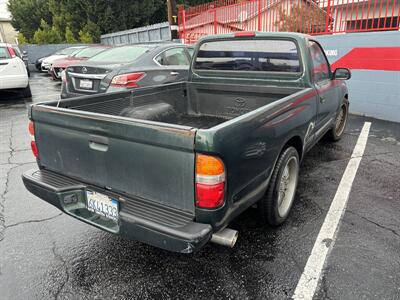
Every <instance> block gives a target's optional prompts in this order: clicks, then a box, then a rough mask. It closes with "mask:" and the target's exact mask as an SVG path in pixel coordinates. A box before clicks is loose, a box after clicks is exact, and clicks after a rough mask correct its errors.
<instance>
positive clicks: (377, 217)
mask: <svg viewBox="0 0 400 300" xmlns="http://www.w3.org/2000/svg"><path fill="white" fill-rule="evenodd" d="M31 88H32V93H33V98H32V101H33V103H35V102H39V101H46V100H54V99H58V97H59V90H60V85H59V84H58V83H55V82H52V81H51V80H50V79H49V78H48V77H47V76H46V75H45V74H37V73H36V74H35V73H34V74H33V76H32V78H31ZM30 103H31V102H30V100H29V99H20V98H19V95H18V94H14V93H4V92H3V93H0V133H1V135H0V136H1V139H0V171H1V172H0V299H54V298H59V299H288V298H290V297H291V296H292V295H293V293H294V290H295V289H296V286H297V284H298V281H299V278H300V276H301V274H302V272H303V270H304V267H305V265H306V263H307V260H308V258H309V256H310V253H311V250H312V248H313V245H314V243H315V240H316V237H317V235H318V233H319V230H320V228H321V225H322V224H323V222H324V219H325V216H326V213H327V211H328V210H329V207H330V204H331V202H332V199H333V198H334V196H335V193H336V191H337V189H338V185H339V182H340V180H341V178H342V175H343V172H344V170H345V168H346V166H347V163H348V161H349V159H350V157H351V154H352V151H353V148H354V146H355V144H356V142H357V138H358V136H359V133H360V130H361V128H362V127H363V125H364V122H366V121H368V122H371V123H372V125H371V130H370V132H369V137H368V142H367V146H366V149H365V152H364V156H363V158H362V160H361V164H360V167H359V169H358V172H357V175H356V177H355V179H354V183H353V186H352V190H351V193H350V196H349V199H348V205H347V209H346V211H345V213H344V217H343V218H342V221H341V223H340V227H339V231H338V232H337V238H336V242H335V244H334V245H333V246H332V249H331V251H330V253H329V255H328V257H327V260H326V264H325V268H324V272H323V274H322V278H321V280H320V284H319V286H318V289H317V292H316V294H315V296H314V298H315V299H361V298H365V299H399V298H400V275H399V271H400V256H399V253H400V251H399V249H400V236H399V235H400V184H399V179H400V124H395V123H390V122H385V121H380V120H376V119H371V118H364V117H358V116H351V117H350V119H349V123H348V126H347V129H346V132H345V135H344V137H343V139H342V140H341V141H340V142H338V143H335V144H329V143H327V142H326V141H321V142H320V143H318V144H317V145H316V146H315V147H314V148H313V149H312V150H311V151H310V152H309V153H308V154H307V155H306V157H305V159H304V161H303V163H302V168H301V173H300V182H299V186H298V191H297V194H296V200H295V204H294V207H293V209H292V212H291V214H290V217H289V219H288V221H287V222H286V223H285V224H284V225H283V226H281V227H279V228H271V227H268V226H266V225H263V224H262V223H261V222H260V221H259V220H258V218H257V213H256V209H254V208H251V209H249V210H248V211H246V212H245V213H244V214H243V215H241V216H240V217H238V218H237V219H236V220H235V221H234V222H233V223H232V224H231V227H232V228H234V229H237V230H238V231H239V239H238V242H237V244H236V246H235V247H234V248H233V249H228V248H224V247H222V246H218V245H214V244H207V245H206V246H205V247H204V248H203V249H202V250H201V251H200V252H197V253H194V254H191V255H187V254H186V255H185V254H177V253H170V252H167V251H164V250H160V249H157V248H154V247H151V246H148V245H145V244H141V243H139V242H136V241H129V240H126V239H124V238H121V237H119V236H115V235H112V234H110V233H107V232H103V231H101V230H99V229H97V228H94V227H92V226H90V225H87V224H84V223H82V222H80V221H78V220H75V219H73V218H72V217H69V216H67V215H65V214H62V213H60V211H58V210H57V209H56V208H54V207H52V206H51V205H49V204H47V203H46V202H44V201H42V200H40V199H38V198H37V197H35V196H33V195H32V194H30V193H29V192H28V191H27V190H26V189H25V187H24V185H23V183H22V181H21V174H22V173H23V172H24V171H26V170H28V169H31V168H33V167H35V159H34V158H33V155H32V153H31V150H30V138H29V135H28V131H27V122H28V120H27V107H28V106H29V105H30ZM350 103H351V99H350Z"/></svg>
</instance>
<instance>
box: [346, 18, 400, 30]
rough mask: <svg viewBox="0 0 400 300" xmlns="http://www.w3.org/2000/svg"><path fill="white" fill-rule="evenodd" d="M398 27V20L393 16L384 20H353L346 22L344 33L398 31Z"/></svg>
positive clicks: (399, 23) (399, 22)
mask: <svg viewBox="0 0 400 300" xmlns="http://www.w3.org/2000/svg"><path fill="white" fill-rule="evenodd" d="M399 25H400V18H399V17H395V16H392V17H390V16H387V17H385V18H374V19H364V20H353V21H351V20H350V21H347V22H346V31H349V32H351V31H355V32H357V31H363V30H368V31H379V30H381V29H385V30H398V28H399Z"/></svg>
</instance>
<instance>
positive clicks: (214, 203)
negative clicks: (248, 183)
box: [196, 154, 225, 208]
mask: <svg viewBox="0 0 400 300" xmlns="http://www.w3.org/2000/svg"><path fill="white" fill-rule="evenodd" d="M224 199H225V166H224V163H223V162H222V161H221V160H220V159H219V158H217V157H215V156H209V155H203V154H197V155H196V206H197V207H201V208H217V207H220V206H222V205H223V204H224Z"/></svg>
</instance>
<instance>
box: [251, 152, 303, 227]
mask: <svg viewBox="0 0 400 300" xmlns="http://www.w3.org/2000/svg"><path fill="white" fill-rule="evenodd" d="M299 166H300V160H299V154H298V153H297V150H296V149H295V148H294V147H291V146H289V147H287V148H285V149H284V150H283V151H282V153H281V154H280V156H279V158H278V161H277V163H276V165H275V168H274V171H273V172H272V176H271V179H270V182H269V186H268V189H267V192H266V193H265V196H264V198H262V199H261V200H260V201H259V202H258V206H257V207H258V210H259V213H260V216H261V219H262V220H263V221H264V222H266V223H268V224H269V225H271V226H278V225H281V224H282V223H283V222H284V221H285V220H286V219H287V217H288V215H289V212H290V209H291V208H292V205H293V200H294V196H295V194H296V189H297V182H298V179H299V168H300V167H299Z"/></svg>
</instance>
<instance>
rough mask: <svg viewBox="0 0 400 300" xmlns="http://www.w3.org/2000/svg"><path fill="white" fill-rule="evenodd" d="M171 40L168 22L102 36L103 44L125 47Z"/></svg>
mask: <svg viewBox="0 0 400 300" xmlns="http://www.w3.org/2000/svg"><path fill="white" fill-rule="evenodd" d="M170 40H171V31H170V29H169V24H168V22H164V23H159V24H154V25H149V26H144V27H139V28H135V29H130V30H124V31H119V32H114V33H109V34H103V35H102V36H101V43H102V44H107V45H124V44H135V43H141V42H154V41H170Z"/></svg>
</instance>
